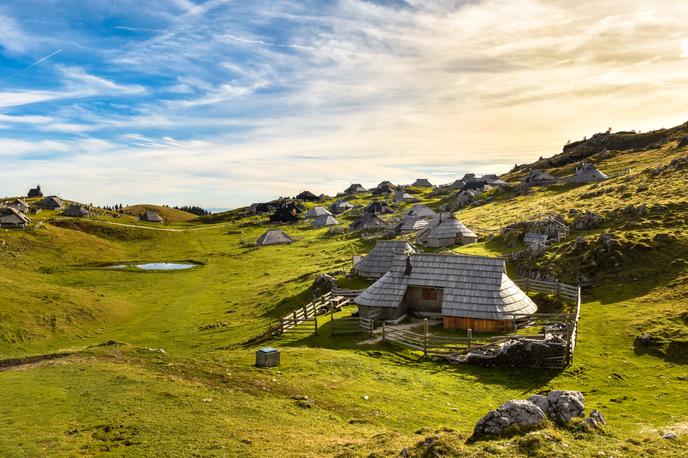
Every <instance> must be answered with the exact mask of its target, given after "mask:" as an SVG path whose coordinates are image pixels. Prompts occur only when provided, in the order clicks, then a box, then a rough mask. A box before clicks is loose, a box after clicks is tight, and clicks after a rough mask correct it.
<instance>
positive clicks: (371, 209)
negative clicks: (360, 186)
mask: <svg viewBox="0 0 688 458" xmlns="http://www.w3.org/2000/svg"><path fill="white" fill-rule="evenodd" d="M363 212H364V213H372V214H374V215H378V214H383V213H394V209H393V208H392V207H390V206H389V205H388V204H387V202H381V201H379V200H374V201H372V202H371V203H369V204H368V205H367V206H366V207H365V209H364V210H363Z"/></svg>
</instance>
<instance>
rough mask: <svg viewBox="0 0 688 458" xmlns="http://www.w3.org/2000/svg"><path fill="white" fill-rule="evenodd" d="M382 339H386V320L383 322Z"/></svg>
mask: <svg viewBox="0 0 688 458" xmlns="http://www.w3.org/2000/svg"><path fill="white" fill-rule="evenodd" d="M382 340H385V322H384V321H383V322H382Z"/></svg>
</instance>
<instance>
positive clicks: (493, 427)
mask: <svg viewBox="0 0 688 458" xmlns="http://www.w3.org/2000/svg"><path fill="white" fill-rule="evenodd" d="M546 418H547V417H546V415H545V413H544V412H543V411H542V409H540V408H539V407H538V406H536V405H535V404H533V403H532V402H530V401H514V400H512V401H509V402H506V403H504V404H502V405H501V406H499V407H497V409H495V410H491V411H490V412H488V413H487V415H485V416H484V417H483V418H481V419H480V420H479V421H478V423H477V424H476V425H475V429H474V430H473V437H474V438H481V437H486V436H504V435H508V434H513V433H518V432H527V431H530V430H533V429H538V428H540V427H542V425H543V423H544V421H545V419H546Z"/></svg>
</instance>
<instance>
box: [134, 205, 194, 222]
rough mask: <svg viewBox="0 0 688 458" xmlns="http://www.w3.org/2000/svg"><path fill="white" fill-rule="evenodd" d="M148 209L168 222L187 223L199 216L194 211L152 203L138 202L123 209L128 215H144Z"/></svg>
mask: <svg viewBox="0 0 688 458" xmlns="http://www.w3.org/2000/svg"><path fill="white" fill-rule="evenodd" d="M147 210H152V211H155V212H157V213H158V215H160V216H162V217H163V218H164V219H165V220H166V221H167V222H170V223H186V222H189V221H192V220H195V219H197V218H198V216H196V215H194V214H193V213H187V212H185V211H181V210H176V209H174V208H170V207H165V206H162V205H152V204H138V205H130V206H128V207H124V208H123V209H122V213H124V214H126V215H132V216H135V217H137V218H138V217H139V216H141V215H143V214H144V213H145V212H146V211H147Z"/></svg>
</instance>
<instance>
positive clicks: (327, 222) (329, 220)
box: [312, 214, 339, 227]
mask: <svg viewBox="0 0 688 458" xmlns="http://www.w3.org/2000/svg"><path fill="white" fill-rule="evenodd" d="M337 224H339V221H337V220H336V219H335V218H334V217H333V216H332V215H329V214H328V215H320V216H318V217H317V218H315V219H314V220H313V224H312V226H313V227H325V226H335V225H337Z"/></svg>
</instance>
